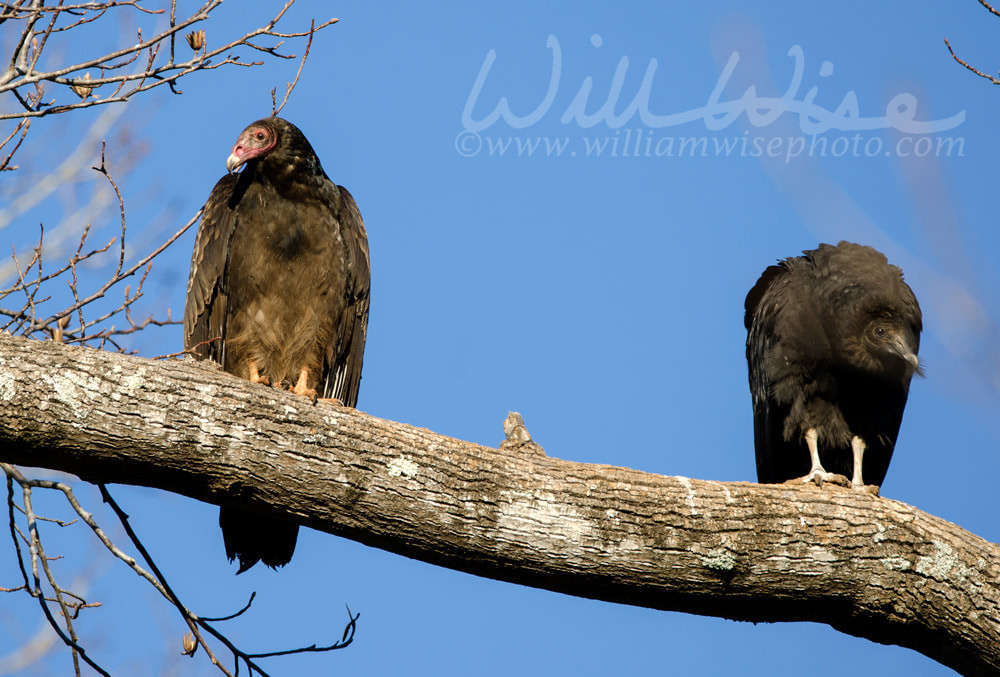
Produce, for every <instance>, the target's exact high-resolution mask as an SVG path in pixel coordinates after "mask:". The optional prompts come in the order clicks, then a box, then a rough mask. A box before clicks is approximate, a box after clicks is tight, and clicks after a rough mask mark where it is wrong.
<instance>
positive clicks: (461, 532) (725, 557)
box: [0, 337, 1000, 675]
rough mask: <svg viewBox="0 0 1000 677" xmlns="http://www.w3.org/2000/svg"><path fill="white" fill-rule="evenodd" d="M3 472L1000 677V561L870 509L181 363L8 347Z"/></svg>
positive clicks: (3, 345)
mask: <svg viewBox="0 0 1000 677" xmlns="http://www.w3.org/2000/svg"><path fill="white" fill-rule="evenodd" d="M498 418H499V417H498ZM498 422H499V421H498ZM0 460H2V461H6V462H13V463H20V464H28V465H36V466H43V467H51V468H58V469H60V470H64V471H68V472H73V473H76V474H78V475H80V476H81V477H82V478H84V479H86V480H89V481H93V482H121V483H129V484H140V485H144V486H151V487H157V488H160V489H165V490H168V491H173V492H176V493H180V494H183V495H186V496H191V497H193V498H196V499H199V500H204V501H208V502H212V503H218V504H223V503H229V504H232V503H239V504H241V505H243V506H244V507H249V508H252V509H256V510H259V511H261V512H264V513H272V514H277V513H284V514H287V515H291V516H293V517H294V518H295V519H297V520H298V521H299V522H301V523H302V524H304V525H307V526H310V527H313V528H315V529H319V530H322V531H326V532H328V533H332V534H338V535H341V536H346V537H348V538H352V539H355V540H358V541H360V542H362V543H366V544H368V545H372V546H375V547H380V548H383V549H386V550H390V551H392V552H397V553H401V554H404V555H406V556H409V557H414V558H417V559H421V560H424V561H427V562H431V563H435V564H439V565H442V566H447V567H451V568H454V569H458V570H461V571H467V572H470V573H474V574H478V575H481V576H488V577H491V578H497V579H501V580H507V581H513V582H518V583H522V584H526V585H532V586H536V587H541V588H546V589H550V590H555V591H559V592H564V593H567V594H573V595H580V596H584V597H591V598H596V599H603V600H607V601H612V602H620V603H626V604H635V605H640V606H646V607H650V608H657V609H672V610H677V611H685V612H690V613H698V614H703V615H712V616H721V617H725V618H733V619H739V620H749V621H757V622H761V621H763V622H771V621H804V620H809V621H816V622H821V623H827V624H829V625H831V626H833V627H834V628H837V629H839V630H841V631H843V632H847V633H850V634H853V635H857V636H860V637H867V638H869V639H872V640H874V641H877V642H882V643H893V644H900V645H902V646H908V647H911V648H913V649H915V650H917V651H919V652H922V653H924V654H926V655H928V656H930V657H932V658H934V659H936V660H938V661H940V662H941V663H943V664H945V665H948V666H951V667H953V668H954V669H956V670H958V671H959V672H961V673H963V674H968V675H986V674H990V675H995V674H997V671H998V670H1000V645H998V643H997V642H996V637H997V633H998V631H1000V547H998V546H997V545H996V544H993V543H988V542H986V541H985V540H983V539H981V538H979V537H977V536H975V535H973V534H970V533H968V532H965V531H963V530H962V529H960V528H959V527H957V526H955V525H953V524H950V523H948V522H946V521H944V520H941V519H939V518H937V517H934V516H932V515H928V514H926V513H923V512H921V511H919V510H917V509H915V508H913V507H911V506H908V505H905V504H902V503H899V502H896V501H892V500H888V499H885V498H876V497H872V496H870V495H868V494H864V493H861V492H853V491H850V490H841V489H836V488H834V489H816V488H813V487H785V486H780V485H779V486H771V485H755V484H747V483H721V482H706V481H699V480H689V479H686V478H681V477H662V476H658V475H651V474H646V473H641V472H637V471H633V470H629V469H626V468H616V467H612V466H601V465H588V464H581V463H572V462H568V461H561V460H557V459H553V458H549V457H547V456H544V455H543V454H541V453H537V451H532V452H531V453H519V452H518V451H517V449H507V450H505V451H500V450H497V449H490V448H487V447H482V446H479V445H475V444H471V443H467V442H462V441H460V440H455V439H451V438H447V437H444V436H441V435H437V434H435V433H433V432H431V431H429V430H425V429H420V428H414V427H412V426H407V425H403V424H399V423H393V422H390V421H385V420H381V419H378V418H374V417H372V416H369V415H366V414H364V413H361V412H357V411H354V410H351V409H344V408H339V407H335V406H332V405H325V404H318V405H313V404H312V403H310V402H308V401H307V400H305V399H304V398H297V397H295V396H293V395H290V394H287V393H283V392H279V391H276V390H273V389H270V388H267V387H265V386H262V385H250V384H248V383H246V382H245V381H241V380H239V379H236V378H234V377H231V376H229V375H227V374H224V373H221V372H219V371H217V370H214V369H211V368H210V367H206V366H204V365H203V364H201V363H195V362H193V361H190V360H172V361H165V362H151V361H148V360H141V359H138V358H129V357H126V356H122V355H115V354H108V353H103V352H99V351H95V350H91V349H85V348H73V347H68V346H65V345H60V344H57V343H55V342H51V341H48V342H38V341H30V340H27V339H23V338H16V337H0Z"/></svg>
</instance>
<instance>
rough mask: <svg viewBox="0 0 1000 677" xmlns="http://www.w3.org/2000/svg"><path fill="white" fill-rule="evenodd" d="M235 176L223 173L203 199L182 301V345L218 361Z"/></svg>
mask: <svg viewBox="0 0 1000 677" xmlns="http://www.w3.org/2000/svg"><path fill="white" fill-rule="evenodd" d="M238 180H239V177H238V176H234V175H230V174H227V175H226V176H224V177H222V178H221V179H219V182H218V183H216V184H215V188H213V189H212V193H211V194H210V195H209V197H208V200H207V201H206V202H205V208H204V212H203V213H202V217H201V225H200V226H199V228H198V235H197V236H196V238H195V245H194V252H193V253H192V255H191V275H190V277H189V278H188V287H187V300H186V302H185V304H184V348H185V349H187V350H190V349H192V348H194V350H195V355H196V356H197V357H199V358H202V359H205V358H207V359H210V360H212V361H213V362H218V363H219V364H222V360H223V356H224V354H225V334H226V311H227V305H228V295H227V294H226V292H225V273H226V266H227V264H228V262H229V251H230V242H231V241H232V238H233V233H235V232H236V212H235V210H234V209H233V207H232V203H231V200H232V199H233V197H234V192H235V191H236V189H237V185H236V184H237V182H238ZM213 339H217V340H213Z"/></svg>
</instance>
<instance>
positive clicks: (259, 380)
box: [249, 360, 271, 386]
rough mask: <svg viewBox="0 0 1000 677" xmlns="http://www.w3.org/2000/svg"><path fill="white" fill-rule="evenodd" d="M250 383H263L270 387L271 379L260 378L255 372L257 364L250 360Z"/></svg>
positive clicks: (258, 373)
mask: <svg viewBox="0 0 1000 677" xmlns="http://www.w3.org/2000/svg"><path fill="white" fill-rule="evenodd" d="M249 367H250V382H251V383H263V384H264V385H266V386H269V385H271V379H269V378H268V377H266V376H261V375H260V372H259V371H257V363H256V362H254V361H253V360H250V364H249Z"/></svg>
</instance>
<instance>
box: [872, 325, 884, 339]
mask: <svg viewBox="0 0 1000 677" xmlns="http://www.w3.org/2000/svg"><path fill="white" fill-rule="evenodd" d="M872 334H874V336H875V338H877V339H884V338H885V327H881V326H879V327H875V328H874V329H873V330H872Z"/></svg>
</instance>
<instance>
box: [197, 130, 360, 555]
mask: <svg viewBox="0 0 1000 677" xmlns="http://www.w3.org/2000/svg"><path fill="white" fill-rule="evenodd" d="M226 167H227V168H228V169H229V173H228V174H227V175H226V176H224V177H222V179H220V180H219V182H218V183H217V184H216V185H215V188H214V189H212V193H211V195H209V198H208V202H207V203H206V204H205V211H204V214H203V216H202V220H201V226H200V227H199V229H198V236H197V238H196V240H195V246H194V254H193V255H192V257H191V276H190V277H189V279H188V287H187V301H186V304H185V309H184V345H185V348H187V349H188V350H191V351H192V352H193V353H194V354H195V356H196V357H198V358H199V359H206V358H207V359H209V360H212V361H214V362H217V363H218V364H220V365H221V366H222V368H223V369H224V370H225V371H227V372H229V373H231V374H234V375H236V376H239V377H240V378H245V379H249V380H250V381H253V382H255V383H263V384H270V385H273V386H275V387H282V388H286V389H289V390H291V391H292V392H293V393H296V394H298V395H305V396H308V397H312V398H316V397H323V398H331V399H336V400H338V401H340V402H341V403H343V404H344V405H346V406H349V407H353V406H355V405H356V404H357V401H358V385H359V384H360V382H361V361H362V357H363V354H364V349H365V334H366V331H367V326H368V292H369V287H370V262H369V257H368V236H367V234H366V233H365V226H364V223H363V222H362V221H361V214H360V213H359V212H358V207H357V205H355V203H354V198H353V197H351V194H350V193H349V192H347V189H346V188H343V187H342V186H338V185H336V184H334V183H333V182H332V181H330V179H329V178H327V175H326V173H325V172H324V171H323V167H322V166H321V165H320V162H319V158H318V157H316V153H315V152H314V151H313V149H312V146H310V145H309V142H308V141H307V140H306V137H305V136H304V135H303V134H302V132H301V131H299V129H298V128H297V127H295V125H293V124H291V123H289V122H287V121H286V120H283V119H281V118H277V117H270V118H265V119H263V120H258V121H257V122H254V123H253V124H251V125H250V126H249V127H247V128H246V129H244V130H243V132H242V133H241V134H240V136H239V139H237V141H236V145H235V146H233V150H232V153H231V154H230V155H229V158H228V159H227V160H226ZM239 167H243V171H242V172H240V173H239V174H234V173H233V172H235V171H236V170H237V169H238V168H239ZM219 525H220V526H221V527H222V535H223V539H224V542H225V546H226V555H228V557H229V560H230V561H233V559H235V558H237V557H238V558H239V560H240V569H239V571H238V572H237V573H242V572H243V571H246V570H247V569H249V568H250V567H252V566H253V565H254V564H256V563H257V562H258V561H263V562H264V564H266V565H267V566H269V567H272V568H276V567H279V566H283V565H285V564H287V563H288V562H289V560H290V559H291V557H292V552H293V551H294V550H295V539H296V537H297V535H298V525H297V524H294V523H291V522H286V521H284V520H280V519H275V518H272V517H265V516H263V515H259V514H256V513H252V512H249V511H245V510H243V509H241V508H238V507H236V506H234V505H223V506H222V508H221V510H220V512H219Z"/></svg>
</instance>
